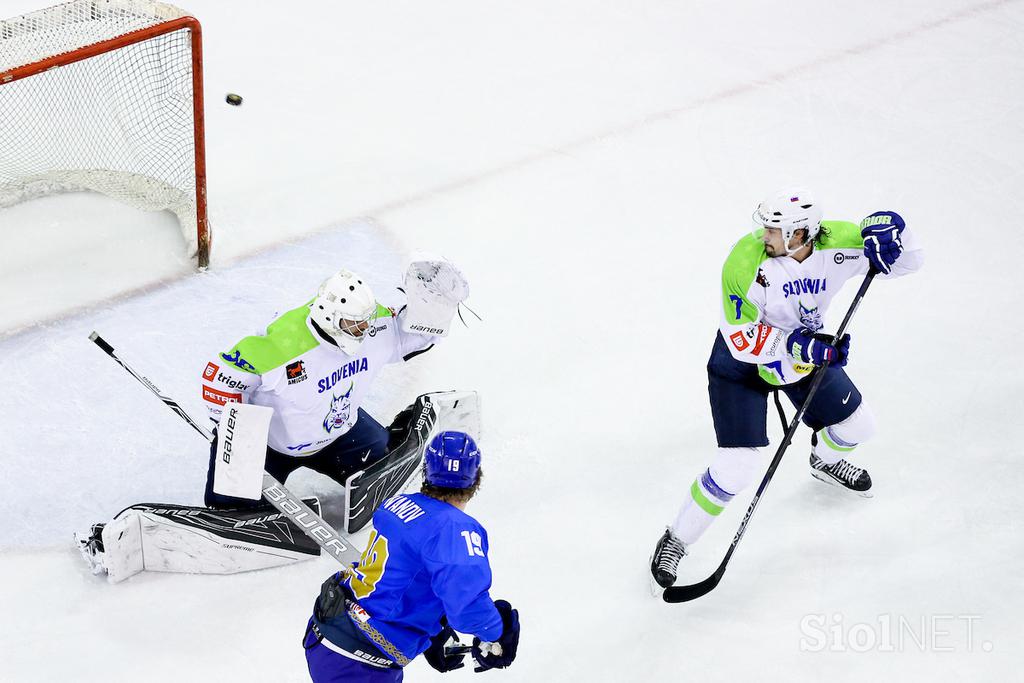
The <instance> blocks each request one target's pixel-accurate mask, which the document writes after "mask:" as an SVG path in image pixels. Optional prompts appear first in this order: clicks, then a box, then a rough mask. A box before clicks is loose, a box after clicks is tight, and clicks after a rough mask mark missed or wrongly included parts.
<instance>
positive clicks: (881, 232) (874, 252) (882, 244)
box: [860, 211, 907, 274]
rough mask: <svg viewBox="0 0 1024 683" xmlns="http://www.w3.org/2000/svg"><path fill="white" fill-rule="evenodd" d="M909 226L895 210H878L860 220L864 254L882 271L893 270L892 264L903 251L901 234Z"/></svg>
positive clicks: (876, 268)
mask: <svg viewBox="0 0 1024 683" xmlns="http://www.w3.org/2000/svg"><path fill="white" fill-rule="evenodd" d="M905 227H907V226H906V224H905V223H904V222H903V219H902V218H901V217H900V215H899V214H898V213H896V212H895V211H876V212H875V213H873V214H871V215H870V216H868V217H867V218H865V219H864V220H862V221H861V222H860V236H861V237H863V238H864V255H865V256H867V258H868V260H869V261H871V265H873V266H874V267H875V270H877V271H878V272H880V273H886V274H888V273H889V272H891V271H892V264H894V263H896V259H898V258H899V257H900V254H902V253H903V242H902V241H901V240H900V234H901V233H902V232H903V229H904V228H905Z"/></svg>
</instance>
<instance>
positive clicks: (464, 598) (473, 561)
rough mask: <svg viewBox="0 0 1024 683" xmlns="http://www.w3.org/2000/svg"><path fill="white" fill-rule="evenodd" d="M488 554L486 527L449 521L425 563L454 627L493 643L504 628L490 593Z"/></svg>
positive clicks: (426, 553)
mask: <svg viewBox="0 0 1024 683" xmlns="http://www.w3.org/2000/svg"><path fill="white" fill-rule="evenodd" d="M487 550H488V544H487V532H486V531H484V529H483V527H481V526H480V525H479V524H474V523H472V521H471V520H470V519H469V518H466V519H464V520H449V521H448V523H446V524H445V525H444V526H443V527H442V528H441V529H440V530H439V533H438V534H437V535H436V536H435V537H434V539H433V542H432V543H430V544H429V545H428V546H427V547H425V548H424V552H423V560H424V564H425V565H426V568H427V571H429V572H430V576H431V580H430V582H431V587H432V589H433V591H434V594H435V595H437V597H438V598H440V600H441V603H442V604H443V605H444V611H445V615H447V617H448V623H449V624H450V625H451V627H452V628H453V629H455V630H456V631H460V632H461V633H471V634H473V635H475V636H477V637H479V638H480V639H481V640H485V641H493V640H497V639H498V637H499V636H501V631H502V624H501V615H500V614H498V609H497V608H496V607H495V606H494V601H493V600H491V596H490V594H489V593H488V591H489V590H490V588H491V565H490V562H488V560H487Z"/></svg>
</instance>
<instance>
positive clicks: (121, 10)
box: [0, 0, 211, 268]
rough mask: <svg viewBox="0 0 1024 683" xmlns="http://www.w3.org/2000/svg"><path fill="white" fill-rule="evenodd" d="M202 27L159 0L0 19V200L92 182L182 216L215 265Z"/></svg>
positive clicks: (200, 251) (91, 2)
mask: <svg viewBox="0 0 1024 683" xmlns="http://www.w3.org/2000/svg"><path fill="white" fill-rule="evenodd" d="M202 63H203V58H202V31H201V28H200V25H199V21H198V20H197V19H195V18H194V17H192V16H189V15H188V13H186V12H185V11H183V10H181V9H179V8H177V7H174V6H172V5H168V4H166V3H162V2H152V1H151V0H72V2H66V3H64V4H61V5H56V6H54V7H49V8H47V9H42V10H38V11H36V12H30V13H28V14H24V15H22V16H19V17H14V18H12V19H6V20H0V122H2V123H0V130H2V134H0V208H3V207H6V206H11V205H13V204H16V203H18V202H21V201H25V200H27V199H32V198H35V197H40V196H44V195H48V194H54V193H57V192H67V191H80V190H92V191H96V192H101V193H103V194H106V195H109V196H112V197H115V198H117V199H120V200H122V201H125V202H127V203H128V204H131V205H133V206H136V207H138V208H140V209H145V210H150V211H159V210H170V211H172V212H174V213H175V215H176V216H177V218H178V221H179V223H180V224H181V228H182V231H183V233H184V235H185V239H186V242H187V244H188V245H189V255H190V256H193V255H194V256H195V257H196V259H197V262H198V265H199V267H200V268H205V267H206V266H207V265H208V264H209V257H210V243H211V239H210V226H209V224H208V222H207V215H206V155H205V144H204V137H205V132H204V125H203V68H202Z"/></svg>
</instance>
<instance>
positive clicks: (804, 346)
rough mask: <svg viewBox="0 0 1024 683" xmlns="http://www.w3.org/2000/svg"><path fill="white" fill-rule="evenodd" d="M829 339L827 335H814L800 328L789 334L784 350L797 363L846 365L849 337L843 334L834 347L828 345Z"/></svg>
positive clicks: (848, 352)
mask: <svg viewBox="0 0 1024 683" xmlns="http://www.w3.org/2000/svg"><path fill="white" fill-rule="evenodd" d="M831 339H832V338H831V337H830V336H829V335H826V334H821V335H818V334H814V333H813V332H811V331H810V330H809V329H807V328H806V327H802V328H800V329H798V330H793V331H792V332H790V333H789V336H788V337H787V338H786V350H787V351H789V355H791V356H792V357H793V359H794V360H795V361H797V362H798V363H811V364H813V365H839V366H843V365H846V357H847V356H849V355H850V335H848V334H844V335H843V338H842V339H840V340H839V342H838V343H836V344H835V345H833V344H831V343H830V341H831Z"/></svg>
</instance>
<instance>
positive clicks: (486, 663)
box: [473, 600, 519, 673]
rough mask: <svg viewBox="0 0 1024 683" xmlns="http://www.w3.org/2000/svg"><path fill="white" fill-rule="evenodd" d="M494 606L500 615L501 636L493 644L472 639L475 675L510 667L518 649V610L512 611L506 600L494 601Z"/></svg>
mask: <svg viewBox="0 0 1024 683" xmlns="http://www.w3.org/2000/svg"><path fill="white" fill-rule="evenodd" d="M494 606H495V607H497V608H498V614H500V615H501V625H502V630H501V635H500V636H499V637H498V640H496V641H495V642H493V643H481V642H480V639H479V638H473V659H475V660H476V663H477V666H476V668H475V669H473V671H476V672H477V673H479V672H481V671H487V670H488V669H504V668H506V667H509V666H512V662H513V661H515V658H516V650H518V649H519V610H517V609H512V605H510V604H508V601H506V600H495V601H494Z"/></svg>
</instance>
